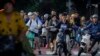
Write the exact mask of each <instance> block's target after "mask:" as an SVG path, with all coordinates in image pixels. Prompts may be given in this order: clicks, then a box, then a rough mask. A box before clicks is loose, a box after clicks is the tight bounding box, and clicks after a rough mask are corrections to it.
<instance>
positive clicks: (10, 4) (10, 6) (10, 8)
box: [3, 1, 14, 13]
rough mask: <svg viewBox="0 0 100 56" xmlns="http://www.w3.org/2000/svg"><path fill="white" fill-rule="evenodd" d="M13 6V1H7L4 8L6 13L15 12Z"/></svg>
mask: <svg viewBox="0 0 100 56" xmlns="http://www.w3.org/2000/svg"><path fill="white" fill-rule="evenodd" d="M13 6H14V4H13V2H12V1H6V2H5V3H4V7H3V8H4V10H5V12H6V13H11V12H12V11H13Z"/></svg>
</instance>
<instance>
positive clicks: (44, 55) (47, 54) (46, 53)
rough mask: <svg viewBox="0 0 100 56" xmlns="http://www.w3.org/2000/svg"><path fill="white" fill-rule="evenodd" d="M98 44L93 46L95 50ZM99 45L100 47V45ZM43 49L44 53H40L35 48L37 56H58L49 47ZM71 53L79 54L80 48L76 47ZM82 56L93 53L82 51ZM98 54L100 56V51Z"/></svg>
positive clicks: (74, 55) (73, 54)
mask: <svg viewBox="0 0 100 56" xmlns="http://www.w3.org/2000/svg"><path fill="white" fill-rule="evenodd" d="M96 46H97V45H95V47H94V48H93V50H94V49H96ZM99 47H100V45H99ZM41 50H42V55H38V50H37V49H36V50H35V54H36V55H37V56H57V55H52V52H51V51H50V50H49V49H46V48H41ZM71 53H72V56H77V54H78V48H74V49H73V50H72V51H71ZM81 56H91V55H90V54H88V53H82V55H81ZM96 56H100V51H99V52H98V54H97V55H96Z"/></svg>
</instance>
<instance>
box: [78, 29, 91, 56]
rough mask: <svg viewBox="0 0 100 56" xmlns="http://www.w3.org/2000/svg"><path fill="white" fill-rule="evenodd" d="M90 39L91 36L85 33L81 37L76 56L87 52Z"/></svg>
mask: <svg viewBox="0 0 100 56" xmlns="http://www.w3.org/2000/svg"><path fill="white" fill-rule="evenodd" d="M90 37H91V35H90V34H89V33H88V32H87V31H86V32H85V33H84V35H82V40H81V43H80V49H79V53H78V56H80V55H81V53H82V52H87V49H88V48H89V46H90Z"/></svg>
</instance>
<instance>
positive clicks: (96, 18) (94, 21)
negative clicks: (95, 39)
mask: <svg viewBox="0 0 100 56" xmlns="http://www.w3.org/2000/svg"><path fill="white" fill-rule="evenodd" d="M97 20H98V15H97V14H94V15H92V22H93V23H96V22H97Z"/></svg>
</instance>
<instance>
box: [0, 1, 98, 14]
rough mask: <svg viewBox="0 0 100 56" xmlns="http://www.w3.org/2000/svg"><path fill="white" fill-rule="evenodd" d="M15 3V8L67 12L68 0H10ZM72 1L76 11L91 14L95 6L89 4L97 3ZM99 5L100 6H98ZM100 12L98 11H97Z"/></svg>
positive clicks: (96, 2)
mask: <svg viewBox="0 0 100 56" xmlns="http://www.w3.org/2000/svg"><path fill="white" fill-rule="evenodd" d="M4 1H8V0H0V9H2V8H3V4H4V3H5V2H4ZM11 1H13V3H14V4H15V6H14V7H15V9H16V10H18V11H20V10H25V11H26V12H28V11H39V12H40V13H41V14H44V13H50V11H51V10H52V9H55V10H56V11H57V12H59V13H60V12H64V11H67V12H68V8H67V7H66V2H68V0H11ZM71 1H72V2H73V8H75V10H77V11H78V13H80V14H81V15H90V14H93V13H94V11H95V8H94V7H93V6H91V4H99V5H100V1H99V0H71ZM99 7H100V6H99ZM73 10H74V9H73ZM99 14H100V13H99Z"/></svg>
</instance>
